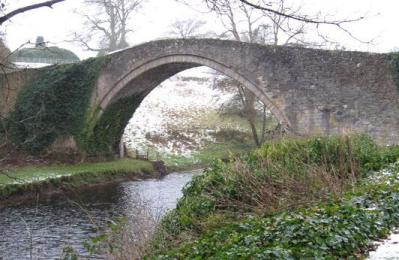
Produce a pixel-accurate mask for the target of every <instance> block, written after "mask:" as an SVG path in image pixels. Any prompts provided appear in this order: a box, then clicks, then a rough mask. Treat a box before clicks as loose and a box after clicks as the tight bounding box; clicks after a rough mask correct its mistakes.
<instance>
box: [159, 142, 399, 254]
mask: <svg viewBox="0 0 399 260" xmlns="http://www.w3.org/2000/svg"><path fill="white" fill-rule="evenodd" d="M397 158H399V149H397V148H379V147H378V146H377V145H376V144H375V143H374V142H373V141H372V140H371V139H370V138H368V137H366V136H353V137H351V138H349V137H348V138H341V137H314V138H307V139H305V138H304V139H292V138H288V139H282V140H280V141H274V142H271V143H267V144H265V145H264V146H263V147H262V148H260V149H258V150H256V151H254V152H252V153H251V154H249V155H247V156H244V157H240V158H234V159H232V161H231V162H230V163H223V162H221V161H216V162H215V163H214V164H213V165H212V167H210V169H208V170H206V171H205V173H204V174H203V175H201V176H198V177H195V178H194V179H193V180H192V182H191V183H190V184H189V185H188V186H187V187H186V188H185V189H184V191H183V194H184V196H183V198H182V199H181V200H180V201H179V202H178V204H177V207H176V209H175V210H174V211H173V212H172V213H170V215H169V216H168V217H167V218H165V219H164V220H163V222H162V223H161V225H162V229H163V230H164V232H166V234H167V235H166V236H165V237H166V239H167V240H169V242H166V248H168V247H170V246H175V244H174V243H176V241H179V240H180V239H181V238H182V237H186V236H187V235H188V237H190V238H191V239H194V238H195V237H197V236H198V235H199V234H202V233H203V232H204V231H206V230H208V229H209V226H208V223H209V221H208V220H209V219H211V218H214V216H215V215H219V214H222V215H224V218H221V223H220V224H221V225H225V224H226V222H227V223H228V222H230V221H236V220H237V219H241V218H243V217H245V216H246V215H248V214H249V215H254V216H266V215H273V214H276V213H278V212H281V211H283V210H292V209H295V208H298V207H307V206H309V205H313V204H315V203H320V202H322V201H328V200H330V199H331V198H340V197H342V194H343V193H344V192H345V191H346V190H348V188H351V187H353V185H354V184H355V183H357V182H358V181H359V180H360V179H361V178H363V177H366V176H367V174H368V173H369V172H370V171H373V170H378V169H380V168H382V167H384V166H385V165H386V164H387V163H390V162H394V161H395V160H396V159H397ZM219 219H220V218H219ZM213 225H215V226H218V223H213ZM168 243H169V244H168ZM155 247H156V245H155ZM160 250H161V251H162V250H163V249H162V248H160Z"/></svg>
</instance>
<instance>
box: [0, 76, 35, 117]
mask: <svg viewBox="0 0 399 260" xmlns="http://www.w3.org/2000/svg"><path fill="white" fill-rule="evenodd" d="M36 72H37V70H34V69H30V70H19V71H15V72H11V73H7V74H1V73H0V116H1V117H8V115H9V113H10V112H11V111H12V110H13V108H14V106H15V102H16V100H17V97H18V94H19V92H20V90H21V89H22V87H23V86H24V85H25V84H26V82H27V81H28V80H29V79H31V78H32V77H33V76H34V75H35V73H36Z"/></svg>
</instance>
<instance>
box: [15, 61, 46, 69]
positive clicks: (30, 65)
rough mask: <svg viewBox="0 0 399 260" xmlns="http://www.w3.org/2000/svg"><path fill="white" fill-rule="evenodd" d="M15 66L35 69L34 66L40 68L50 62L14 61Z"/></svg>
mask: <svg viewBox="0 0 399 260" xmlns="http://www.w3.org/2000/svg"><path fill="white" fill-rule="evenodd" d="M14 64H15V66H17V68H20V69H28V68H29V69H36V68H42V67H46V66H51V65H52V64H48V63H31V62H15V63H14Z"/></svg>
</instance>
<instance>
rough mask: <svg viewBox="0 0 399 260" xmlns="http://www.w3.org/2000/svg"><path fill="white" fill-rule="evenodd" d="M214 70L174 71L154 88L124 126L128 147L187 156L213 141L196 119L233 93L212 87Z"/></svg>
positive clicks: (213, 110)
mask: <svg viewBox="0 0 399 260" xmlns="http://www.w3.org/2000/svg"><path fill="white" fill-rule="evenodd" d="M212 74H214V72H213V71H211V70H210V69H209V68H206V67H199V68H196V69H191V70H189V71H185V72H182V73H179V74H177V75H176V76H174V77H172V78H170V79H168V80H167V81H164V82H163V83H162V84H161V85H160V86H158V87H157V88H155V89H154V90H153V91H152V92H151V93H150V94H149V95H148V96H147V97H146V98H145V99H144V100H143V102H142V103H141V105H140V106H139V108H138V109H137V110H136V112H135V113H134V115H133V117H132V118H131V120H130V121H129V124H128V125H127V127H126V129H125V133H124V136H123V141H124V143H125V145H126V147H127V149H128V150H131V151H134V150H139V151H140V152H144V151H146V150H147V148H148V147H151V148H153V149H154V150H157V151H159V152H160V153H167V154H174V155H185V156H190V155H191V154H192V152H194V151H195V150H197V149H199V148H201V147H203V145H205V144H206V143H207V142H212V141H214V140H213V137H212V135H211V133H212V132H213V131H217V129H204V128H203V126H201V125H200V124H199V122H198V121H199V119H201V118H202V117H203V116H204V115H206V114H209V113H212V112H216V111H217V110H218V109H219V108H220V107H221V106H222V105H223V104H224V103H225V102H227V101H228V100H230V99H231V98H232V97H233V96H234V93H231V92H226V91H222V90H219V89H215V88H213V80H214V78H213V77H210V75H212Z"/></svg>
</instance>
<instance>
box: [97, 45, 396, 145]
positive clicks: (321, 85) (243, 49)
mask: <svg viewBox="0 0 399 260" xmlns="http://www.w3.org/2000/svg"><path fill="white" fill-rule="evenodd" d="M110 57H111V62H110V63H109V64H108V66H107V68H106V69H105V71H104V72H103V73H102V74H101V76H100V78H99V80H98V83H97V87H96V91H95V93H93V98H92V105H93V106H99V107H100V108H101V109H102V110H105V109H106V108H107V106H108V105H109V104H112V103H114V102H116V101H117V100H118V99H120V98H122V97H127V96H130V95H137V94H138V93H140V94H143V93H144V95H145V94H147V93H149V92H150V91H151V90H152V89H153V88H154V87H156V86H157V85H158V84H159V83H160V82H162V81H163V80H165V79H167V78H169V77H170V76H172V75H174V74H175V73H178V72H180V71H183V70H185V69H188V68H192V67H195V66H201V65H205V66H208V67H211V68H214V69H216V70H218V71H220V72H221V73H224V74H226V75H228V76H230V77H232V78H234V79H236V80H238V81H240V82H241V83H242V84H244V86H246V87H248V88H249V89H250V90H252V91H253V92H254V93H255V94H256V95H257V96H258V97H259V98H260V99H261V100H262V101H263V102H264V103H265V104H266V105H267V106H268V107H269V109H271V111H272V112H273V113H274V114H275V115H276V117H277V118H278V119H279V120H280V122H281V123H283V124H285V125H287V126H289V127H290V128H291V129H292V131H293V132H295V133H298V134H301V135H309V134H348V133H354V132H356V133H359V132H361V133H367V134H369V135H371V136H372V137H374V138H375V139H376V140H378V141H379V142H380V143H383V144H392V143H399V131H398V130H399V129H398V128H399V91H398V90H397V87H396V85H395V84H394V81H393V76H392V70H391V65H390V63H391V56H389V55H386V54H372V53H362V52H343V51H324V50H314V49H305V48H296V47H280V46H261V45H257V44H248V43H240V42H234V41H221V40H204V39H201V40H195V39H193V40H164V41H156V42H150V43H147V44H143V45H140V46H137V47H134V48H131V49H127V50H124V51H121V52H118V53H114V54H112V55H110Z"/></svg>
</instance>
